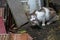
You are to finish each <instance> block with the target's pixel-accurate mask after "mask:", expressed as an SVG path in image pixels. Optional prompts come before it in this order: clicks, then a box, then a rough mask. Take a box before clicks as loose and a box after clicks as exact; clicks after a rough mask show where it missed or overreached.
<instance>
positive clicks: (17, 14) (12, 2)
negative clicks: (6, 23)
mask: <svg viewBox="0 0 60 40" xmlns="http://www.w3.org/2000/svg"><path fill="white" fill-rule="evenodd" d="M20 1H21V0H7V2H8V4H9V7H10V9H11V12H12V14H13V16H14V19H15V21H16V24H17V26H18V27H19V26H20V25H22V24H24V23H26V22H27V21H28V20H27V17H26V15H25V11H24V10H23V9H24V7H23V5H22V4H21V3H20Z"/></svg>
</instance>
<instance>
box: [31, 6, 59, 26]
mask: <svg viewBox="0 0 60 40" xmlns="http://www.w3.org/2000/svg"><path fill="white" fill-rule="evenodd" d="M57 17H58V16H57V15H56V13H55V11H54V10H50V9H48V8H46V7H43V8H42V9H41V10H36V11H35V13H34V14H33V15H31V18H30V21H31V23H32V25H39V22H42V26H45V22H46V21H49V22H47V25H49V24H50V23H52V22H53V21H55V20H56V18H57ZM50 18H52V19H50Z"/></svg>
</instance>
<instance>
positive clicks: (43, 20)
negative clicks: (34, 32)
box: [42, 17, 45, 26]
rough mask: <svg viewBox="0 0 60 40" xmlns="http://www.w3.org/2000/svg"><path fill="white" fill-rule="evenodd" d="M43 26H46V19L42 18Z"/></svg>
mask: <svg viewBox="0 0 60 40" xmlns="http://www.w3.org/2000/svg"><path fill="white" fill-rule="evenodd" d="M42 26H45V17H43V18H42Z"/></svg>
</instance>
